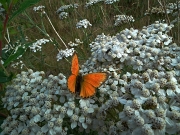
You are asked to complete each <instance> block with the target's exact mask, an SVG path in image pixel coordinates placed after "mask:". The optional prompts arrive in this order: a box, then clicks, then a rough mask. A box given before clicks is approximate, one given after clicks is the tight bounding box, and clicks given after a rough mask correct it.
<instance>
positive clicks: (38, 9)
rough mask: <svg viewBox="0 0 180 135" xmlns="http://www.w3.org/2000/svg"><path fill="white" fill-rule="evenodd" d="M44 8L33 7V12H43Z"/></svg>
mask: <svg viewBox="0 0 180 135" xmlns="http://www.w3.org/2000/svg"><path fill="white" fill-rule="evenodd" d="M44 8H45V6H38V7H34V8H33V10H34V11H35V12H37V11H42V10H44Z"/></svg>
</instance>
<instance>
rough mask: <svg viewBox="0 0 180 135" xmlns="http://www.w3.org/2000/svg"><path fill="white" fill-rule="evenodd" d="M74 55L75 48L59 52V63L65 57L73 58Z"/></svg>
mask: <svg viewBox="0 0 180 135" xmlns="http://www.w3.org/2000/svg"><path fill="white" fill-rule="evenodd" d="M73 53H74V48H71V49H66V50H61V51H59V53H58V54H57V56H56V58H57V61H59V60H61V59H62V58H64V57H69V56H72V55H73Z"/></svg>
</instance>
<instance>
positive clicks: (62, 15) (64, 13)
mask: <svg viewBox="0 0 180 135" xmlns="http://www.w3.org/2000/svg"><path fill="white" fill-rule="evenodd" d="M67 17H68V13H67V12H61V13H59V18H60V19H65V18H67Z"/></svg>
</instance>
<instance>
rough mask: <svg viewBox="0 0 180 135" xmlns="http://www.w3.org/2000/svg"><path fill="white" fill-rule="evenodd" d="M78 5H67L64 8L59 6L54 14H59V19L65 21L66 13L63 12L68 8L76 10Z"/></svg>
mask: <svg viewBox="0 0 180 135" xmlns="http://www.w3.org/2000/svg"><path fill="white" fill-rule="evenodd" d="M78 6H79V5H78V4H77V3H75V4H69V5H64V6H61V7H60V8H59V9H58V10H57V11H56V13H57V14H59V18H60V19H65V18H67V17H68V12H65V10H67V9H69V8H78Z"/></svg>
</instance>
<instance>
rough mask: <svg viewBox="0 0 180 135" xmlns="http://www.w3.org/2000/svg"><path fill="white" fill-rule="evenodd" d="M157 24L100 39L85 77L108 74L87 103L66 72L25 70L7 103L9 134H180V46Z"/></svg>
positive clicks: (10, 88)
mask: <svg viewBox="0 0 180 135" xmlns="http://www.w3.org/2000/svg"><path fill="white" fill-rule="evenodd" d="M171 28H172V26H168V25H167V24H165V23H159V22H155V23H154V24H152V25H149V26H147V27H143V29H142V30H136V29H130V30H129V29H125V30H123V31H121V32H120V33H118V34H117V35H116V36H112V37H111V36H106V35H104V34H102V35H99V36H98V37H97V38H96V39H95V41H94V42H93V43H92V44H90V47H91V51H92V56H91V58H89V59H88V60H87V61H86V62H85V64H84V65H82V66H81V70H80V72H81V73H82V74H86V73H90V72H102V71H105V72H108V73H109V78H108V79H107V81H106V82H105V83H104V84H103V85H102V86H101V87H99V88H98V89H97V91H96V95H95V96H93V97H91V98H87V99H82V98H79V96H78V95H75V94H72V93H70V92H69V90H68V89H67V79H66V77H65V76H64V75H63V74H61V73H60V74H59V75H58V76H53V75H50V76H49V77H48V78H45V75H44V73H43V72H33V71H32V70H29V71H28V72H22V73H21V74H19V75H17V77H16V78H15V79H14V80H13V83H12V84H11V85H9V86H8V87H7V91H6V94H5V97H4V98H3V99H2V101H3V104H4V107H6V108H7V109H8V110H9V111H10V115H9V116H8V117H7V118H6V120H5V121H4V122H3V124H2V125H1V128H2V129H3V131H2V135H4V134H11V135H12V134H32V135H33V134H43V133H44V134H48V135H65V134H70V133H73V131H75V130H76V131H77V130H78V132H86V134H88V133H89V132H91V131H95V132H96V133H97V134H98V135H106V134H108V135H112V134H118V135H165V134H179V133H180V124H179V120H180V106H179V102H180V100H179V98H180V85H179V84H180V56H179V54H180V47H178V46H177V45H176V44H175V43H172V38H171V37H169V36H168V35H167V32H168V31H169V30H170V29H171ZM100 129H101V130H100Z"/></svg>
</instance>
